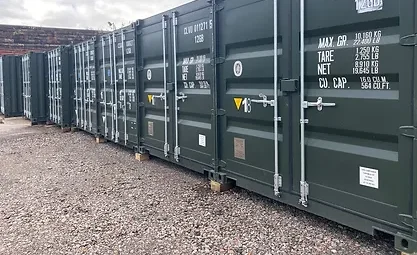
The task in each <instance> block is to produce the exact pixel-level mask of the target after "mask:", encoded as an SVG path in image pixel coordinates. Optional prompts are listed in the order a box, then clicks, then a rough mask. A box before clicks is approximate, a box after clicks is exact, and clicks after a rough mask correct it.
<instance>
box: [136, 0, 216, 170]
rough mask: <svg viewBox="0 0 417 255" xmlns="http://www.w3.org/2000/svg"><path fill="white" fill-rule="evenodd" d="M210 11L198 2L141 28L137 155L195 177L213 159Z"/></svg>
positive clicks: (154, 18)
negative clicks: (157, 159) (162, 161)
mask: <svg viewBox="0 0 417 255" xmlns="http://www.w3.org/2000/svg"><path fill="white" fill-rule="evenodd" d="M211 8H212V6H211V5H210V4H207V2H206V1H197V2H193V3H192V4H188V5H185V6H182V7H179V8H177V9H175V10H173V11H172V12H167V13H165V14H163V15H157V16H154V17H152V18H149V19H145V20H143V21H142V22H141V24H140V33H138V39H137V41H138V48H139V49H140V52H141V53H140V54H139V55H140V58H139V66H140V67H139V69H140V70H142V71H141V75H140V83H139V90H140V93H139V95H140V102H141V103H142V102H143V103H144V106H143V107H142V109H141V112H140V116H141V117H142V119H141V121H140V133H141V142H142V143H141V145H140V148H141V150H146V151H149V152H150V153H151V154H152V155H156V156H159V157H162V158H166V159H168V160H170V161H173V162H176V163H178V164H179V165H182V166H185V167H189V168H191V169H193V170H195V171H198V172H204V170H205V169H211V166H212V163H213V159H214V157H213V155H214V154H215V149H216V148H215V145H216V143H215V128H214V127H215V123H216V122H215V121H216V119H215V118H213V117H212V116H213V114H214V112H213V102H214V101H213V100H214V97H213V95H214V93H215V86H214V80H213V79H214V72H213V67H212V65H211V64H212V62H211V60H212V59H213V58H212V57H213V52H212V43H213V41H212V40H213V37H212V36H213V35H212V26H213V23H212V14H211Z"/></svg>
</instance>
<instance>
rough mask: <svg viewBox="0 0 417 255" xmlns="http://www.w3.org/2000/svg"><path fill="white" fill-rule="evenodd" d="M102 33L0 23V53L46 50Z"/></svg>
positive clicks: (10, 53)
mask: <svg viewBox="0 0 417 255" xmlns="http://www.w3.org/2000/svg"><path fill="white" fill-rule="evenodd" d="M102 33H104V32H103V31H95V30H79V29H62V28H49V27H29V26H13V25H0V55H13V54H18V55H20V54H24V53H26V52H29V51H46V50H50V49H53V48H56V47H57V46H59V45H67V44H71V43H79V42H82V41H86V40H89V39H91V38H92V37H93V36H96V35H99V34H102Z"/></svg>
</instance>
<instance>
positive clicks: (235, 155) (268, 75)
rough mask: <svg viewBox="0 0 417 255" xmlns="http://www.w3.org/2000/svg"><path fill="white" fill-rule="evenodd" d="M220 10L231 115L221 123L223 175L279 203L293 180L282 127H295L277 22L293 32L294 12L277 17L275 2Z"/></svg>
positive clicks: (223, 81)
mask: <svg viewBox="0 0 417 255" xmlns="http://www.w3.org/2000/svg"><path fill="white" fill-rule="evenodd" d="M280 2H284V1H280ZM217 9H219V10H220V11H219V12H218V14H217V16H218V19H217V23H218V27H219V33H218V40H219V43H218V44H219V48H218V55H219V57H220V59H224V63H223V64H220V65H219V66H218V77H219V80H218V82H217V87H218V97H219V103H220V108H221V109H223V110H224V112H225V115H224V116H220V117H219V119H220V120H219V123H220V139H219V146H220V155H221V160H222V162H221V171H222V172H226V173H227V176H228V178H231V179H234V180H236V184H237V185H238V186H243V187H245V188H248V189H251V190H256V191H257V192H259V193H261V194H264V195H266V196H270V197H275V196H276V195H279V193H280V192H281V191H280V188H281V186H284V187H285V185H284V184H285V183H286V182H288V181H289V180H290V177H288V175H287V174H286V172H287V171H288V169H289V164H288V162H289V160H288V159H289V157H288V149H289V144H288V141H289V139H288V136H287V137H284V135H283V133H284V126H283V124H282V123H288V121H289V117H288V114H287V113H286V112H285V111H283V109H284V108H285V107H287V104H288V102H285V101H284V100H283V99H281V98H279V97H278V96H279V93H278V91H277V90H278V87H277V86H278V79H279V77H282V76H283V75H284V74H283V73H282V72H283V70H285V69H288V64H287V63H285V64H284V65H282V67H281V64H280V63H281V62H282V61H283V57H282V55H283V50H282V47H283V44H284V39H285V40H287V39H286V38H287V37H288V36H287V37H286V36H285V34H284V33H285V31H284V30H281V29H279V30H278V27H275V26H274V22H272V21H274V18H278V17H280V19H282V20H283V21H285V22H281V23H282V24H285V25H284V26H283V27H284V28H285V29H287V24H288V20H285V19H286V17H288V13H289V11H288V9H286V10H285V9H283V8H282V9H283V10H282V11H281V13H280V15H278V14H276V15H275V16H274V2H273V1H270V0H264V1H256V0H234V1H233V0H231V1H224V2H223V1H220V4H219V6H218V7H217ZM277 24H278V22H277ZM275 30H276V31H277V33H274V31H275ZM287 30H288V29H287ZM287 33H288V32H287ZM283 38H284V39H283ZM274 54H276V56H275V57H274ZM285 75H286V74H285ZM284 77H285V76H284ZM281 119H282V122H279V120H281ZM284 143H287V144H285V147H286V149H282V148H284V145H283V144H284Z"/></svg>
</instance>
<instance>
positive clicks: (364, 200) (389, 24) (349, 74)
mask: <svg viewBox="0 0 417 255" xmlns="http://www.w3.org/2000/svg"><path fill="white" fill-rule="evenodd" d="M317 6H321V7H323V8H317ZM299 7H300V6H297V7H296V8H297V9H298V8H299ZM341 14H343V19H341V18H340V15H341ZM304 15H305V29H304V37H303V36H302V37H303V38H305V40H304V41H305V44H304V47H302V48H301V50H302V51H304V52H305V54H304V56H303V57H305V62H304V63H305V65H304V67H305V75H304V76H303V72H302V70H303V69H302V68H297V67H296V66H294V69H298V70H301V72H300V75H301V77H304V78H305V79H304V80H303V79H301V85H300V87H301V93H300V94H301V100H299V101H298V102H297V104H298V106H297V109H299V110H300V115H301V116H300V118H298V117H294V120H295V122H294V129H295V130H297V131H300V132H295V133H294V134H295V137H294V144H293V148H295V152H294V155H295V157H294V158H295V162H294V166H295V168H294V169H295V170H294V171H295V176H294V187H296V188H295V191H296V192H300V193H301V195H300V203H301V204H303V205H304V206H306V207H308V206H309V201H320V202H324V203H326V204H331V205H333V206H335V207H339V208H347V209H349V211H350V212H354V213H357V214H361V215H367V216H368V217H372V218H374V219H380V220H384V221H385V222H389V223H390V224H395V225H397V226H401V227H403V228H404V227H406V226H405V225H404V224H402V223H401V217H400V216H399V215H400V214H407V215H412V213H411V208H410V201H411V194H412V189H411V186H410V185H411V181H410V179H411V178H412V176H413V168H412V155H413V153H412V139H409V138H406V137H405V136H403V135H402V134H401V132H400V128H401V127H404V126H413V119H412V116H413V114H412V103H411V102H412V101H413V93H412V91H413V87H414V84H413V82H414V80H413V63H414V55H413V54H414V47H405V46H402V45H401V44H402V40H400V38H402V37H404V36H407V35H410V34H414V1H382V0H381V1H362V0H359V1H358V0H356V1H354V0H351V1H337V2H335V1H326V0H316V1H305V14H304ZM323 15H325V16H326V18H325V19H323ZM299 24H300V23H299V22H298V21H297V22H296V24H295V26H294V28H293V30H294V31H297V28H298V25H299ZM298 31H299V30H298ZM296 45H298V39H297V40H294V48H298V47H296ZM297 55H298V54H297V52H295V53H294V57H293V59H297ZM301 63H303V58H301ZM303 88H304V89H303ZM300 108H301V109H300ZM300 122H301V124H300ZM296 127H300V128H299V129H298V128H296ZM298 134H301V135H300V136H299V135H298ZM298 137H299V139H298ZM300 144H301V146H300ZM299 187H300V188H299ZM369 231H370V232H371V231H372V230H369Z"/></svg>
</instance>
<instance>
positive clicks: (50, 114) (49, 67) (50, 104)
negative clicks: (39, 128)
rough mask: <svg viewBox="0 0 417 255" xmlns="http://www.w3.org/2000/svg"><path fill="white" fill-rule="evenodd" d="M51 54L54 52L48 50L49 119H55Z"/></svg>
mask: <svg viewBox="0 0 417 255" xmlns="http://www.w3.org/2000/svg"><path fill="white" fill-rule="evenodd" d="M51 55H52V52H51V51H49V52H48V77H49V79H48V93H49V94H48V98H49V119H51V120H53V117H54V116H53V112H52V107H53V105H52V103H53V101H52V68H51V67H52V65H51Z"/></svg>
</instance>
